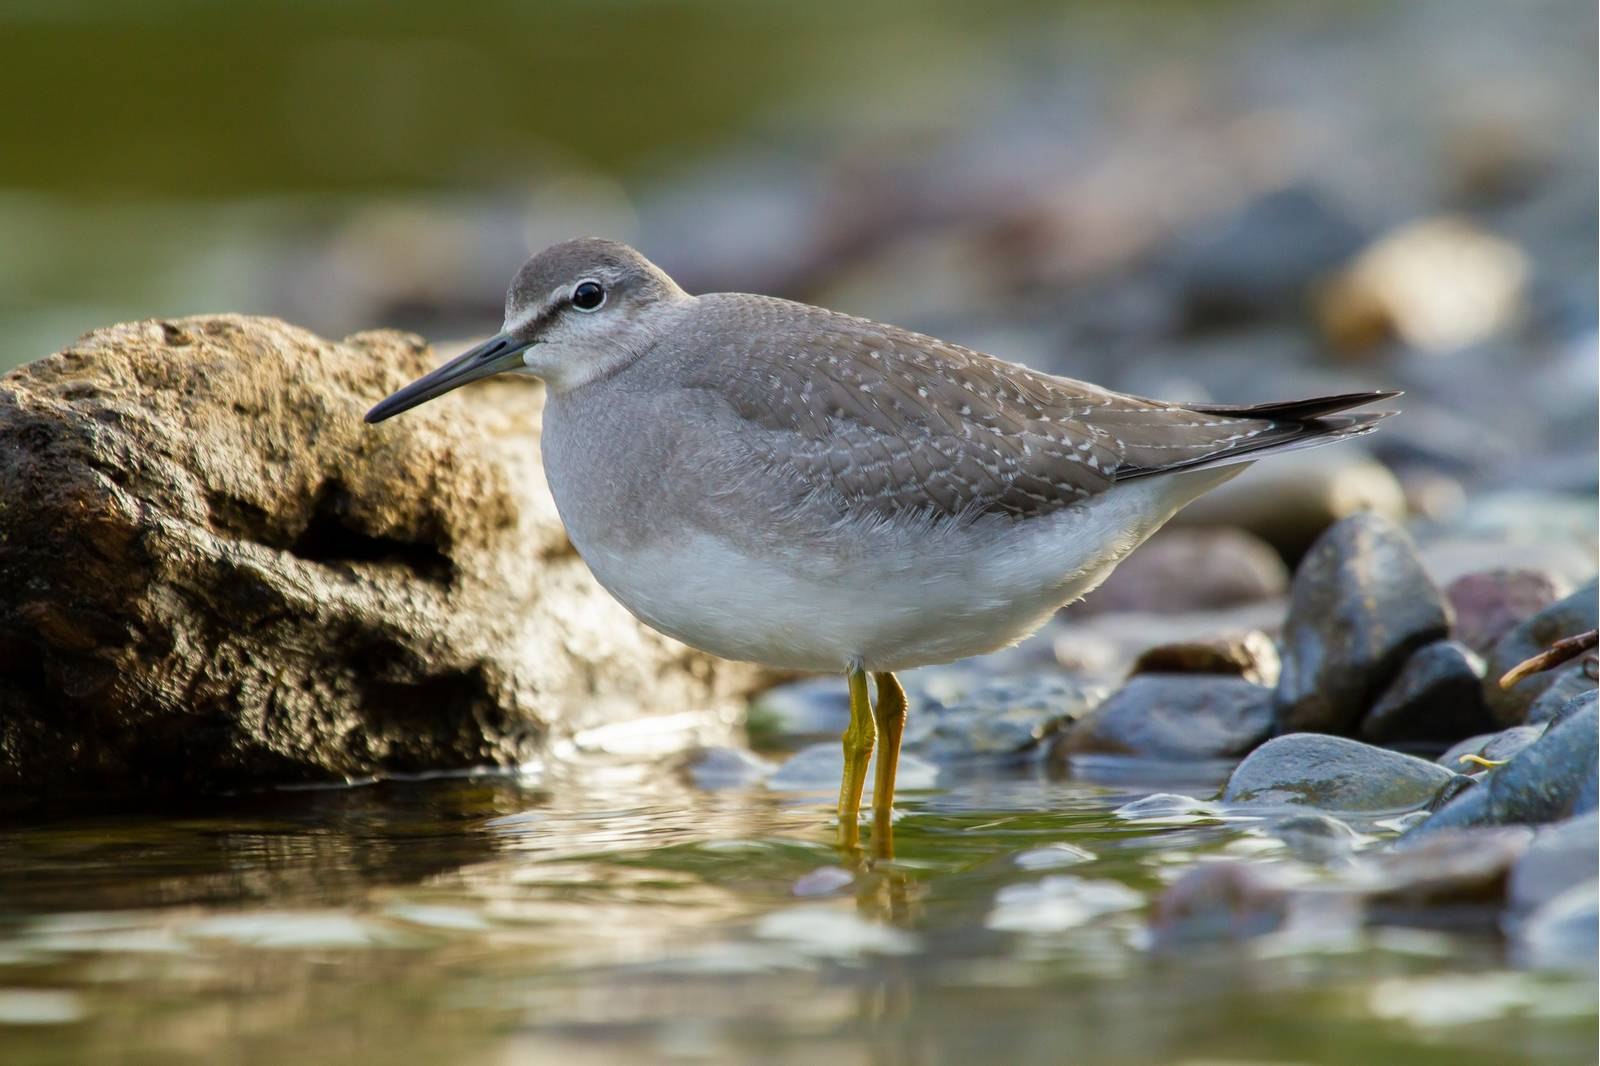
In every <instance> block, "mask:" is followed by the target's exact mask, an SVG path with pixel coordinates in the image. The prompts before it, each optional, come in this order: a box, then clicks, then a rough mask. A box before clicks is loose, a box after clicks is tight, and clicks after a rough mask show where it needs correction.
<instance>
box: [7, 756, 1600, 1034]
mask: <svg viewBox="0 0 1600 1066" xmlns="http://www.w3.org/2000/svg"><path fill="white" fill-rule="evenodd" d="M1148 787H1149V786H1140V788H1139V789H1128V788H1107V787H1101V786H1095V785H1091V784H1085V783H1079V782H1073V781H1060V780H1050V779H1046V778H1044V777H1041V776H1037V775H1034V774H1027V773H1020V772H1019V773H1015V774H1011V775H1008V776H1000V777H996V776H993V775H975V774H967V775H958V779H957V782H956V783H955V784H954V785H952V786H951V787H949V788H944V789H941V790H938V791H930V792H921V793H915V794H910V795H907V796H906V797H905V799H904V802H903V803H902V804H901V808H902V810H903V812H904V813H903V817H902V819H901V821H900V823H899V826H898V831H897V847H898V857H897V859H896V861H895V862H894V863H892V864H884V865H880V866H878V867H877V868H875V869H872V870H866V871H858V872H857V874H856V876H855V878H854V880H853V881H850V882H849V883H845V884H843V885H842V886H841V882H846V881H847V880H848V879H847V878H846V877H845V876H844V875H843V874H841V873H839V872H838V871H837V870H826V871H825V872H823V873H820V874H819V873H818V872H817V871H819V870H824V869H825V868H829V867H836V866H838V865H840V864H841V862H842V861H843V862H844V863H845V865H850V864H851V863H850V862H849V861H848V860H841V856H840V855H839V853H838V852H837V851H836V850H835V848H834V847H833V844H832V838H831V833H832V830H831V828H830V826H829V823H828V810H827V800H826V798H825V797H822V796H801V797H796V796H793V795H778V794H774V793H769V792H766V791H764V790H762V789H756V790H753V791H734V792H704V791H698V790H696V789H694V788H691V787H689V786H687V785H685V784H683V783H681V782H680V781H679V780H678V779H677V778H676V777H675V776H674V775H673V774H671V773H670V772H666V771H663V770H661V769H660V768H658V767H655V766H653V765H650V764H637V763H626V762H606V763H587V764H585V765H583V766H582V767H566V768H561V769H558V770H555V771H550V772H546V773H545V774H543V775H542V776H541V778H540V779H538V780H534V779H512V778H503V777H502V778H483V779H473V780H442V781H433V782H421V783H390V784H381V785H373V786H368V787H363V788H353V789H344V790H329V791H314V792H297V793H278V794H272V795H261V796H253V797H244V798H236V799H233V800H228V801H217V802H215V803H212V804H208V809H210V810H211V812H212V813H210V814H208V815H196V814H184V815H180V816H135V815H122V816H118V815H102V816H97V817H92V818H80V819H75V820H67V821H51V822H47V823H41V824H36V825H27V826H16V827H12V828H9V829H7V830H6V831H5V832H4V833H3V834H0V855H3V856H4V859H3V862H0V1061H4V1062H6V1063H7V1064H14V1066H20V1064H43V1063H68V1062H101V1063H171V1062H207V1063H210V1062H252V1063H253V1062H260V1063H276V1062H297V1063H324V1062H327V1063H340V1064H342V1066H356V1064H361V1063H400V1062H405V1063H410V1062H418V1063H426V1062H462V1061H486V1062H497V1063H500V1062H546V1061H551V1062H579V1063H591V1062H612V1061H616V1062H646V1061H682V1062H725V1061H726V1062H748V1061H763V1062H767V1061H770V1062H827V1063H834V1064H836V1063H855V1062H864V1063H865V1062H870V1063H879V1062H883V1063H902V1062H906V1063H917V1062H971V1061H975V1060H981V1061H989V1062H995V1063H1000V1062H1006V1063H1011V1062H1072V1063H1178V1062H1186V1063H1196V1064H1199V1063H1215V1062H1236V1063H1266V1062H1283V1063H1291V1062H1292V1063H1299V1062H1331V1063H1352V1064H1354V1063H1373V1062H1397V1063H1398V1062H1406V1063H1435V1062H1437V1063H1441V1064H1442V1063H1450V1064H1452V1066H1461V1064H1463V1063H1485V1064H1489V1063H1497V1064H1504V1063H1522V1062H1530V1063H1531V1062H1538V1063H1566V1062H1572V1063H1579V1062H1592V1061H1593V1050H1594V1033H1595V1016H1594V1011H1593V1003H1594V987H1593V985H1592V983H1590V982H1589V981H1588V980H1586V979H1571V978H1557V977H1547V976H1546V977H1541V976H1534V975H1528V974H1522V973H1518V972H1515V971H1512V970H1509V969H1507V968H1506V965H1505V964H1504V963H1503V961H1502V960H1501V949H1500V946H1499V945H1498V944H1497V943H1496V942H1495V941H1494V940H1493V939H1492V938H1490V937H1488V936H1485V935H1484V934H1482V933H1470V932H1462V933H1444V932H1438V931H1432V932H1429V931H1423V930H1414V929H1413V930H1403V929H1387V930H1380V931H1373V932H1368V933H1364V934H1359V935H1353V936H1352V935H1338V936H1332V937H1326V936H1317V935H1314V934H1308V935H1301V936H1295V935H1279V936H1274V937H1268V938H1265V939H1262V940H1258V941H1255V942H1252V943H1250V944H1248V945H1231V946H1227V945H1219V946H1213V947H1205V948H1190V949H1187V950H1185V951H1184V952H1182V953H1179V954H1158V953H1155V952H1152V951H1151V950H1150V949H1149V947H1148V944H1147V936H1146V933H1145V930H1146V918H1147V912H1146V906H1147V902H1148V900H1149V899H1150V897H1151V894H1152V893H1153V892H1156V891H1158V890H1159V888H1160V886H1162V885H1163V884H1164V883H1166V882H1168V881H1170V880H1172V879H1173V878H1174V877H1176V876H1177V875H1178V874H1180V873H1181V872H1182V871H1184V870H1186V869H1189V868H1191V867H1193V866H1194V865H1196V864H1198V863H1204V862H1212V861H1217V860H1218V859H1221V858H1226V857H1234V858H1241V857H1242V858H1249V859H1251V860H1253V861H1260V862H1277V861H1281V860H1283V859H1284V855H1283V852H1282V849H1281V846H1280V845H1277V844H1276V843H1274V842H1273V841H1271V840H1270V839H1268V838H1266V837H1264V836H1263V835H1261V834H1260V833H1259V832H1258V831H1257V829H1256V828H1255V827H1254V825H1253V823H1251V822H1248V821H1242V822H1239V821H1228V822H1224V821H1218V820H1214V819H1200V820H1197V821H1192V822H1179V823H1177V824H1173V823H1164V822H1157V823H1141V822H1130V821H1129V820H1127V819H1125V818H1121V817H1118V816H1117V815H1115V814H1113V813H1112V811H1113V810H1114V809H1115V808H1116V807H1117V806H1119V805H1121V804H1122V803H1124V802H1125V801H1127V800H1128V799H1130V798H1132V797H1134V796H1136V795H1138V794H1140V793H1141V792H1142V791H1145V790H1147V789H1148ZM1062 843H1070V844H1074V845H1076V846H1078V847H1080V848H1083V849H1085V850H1086V851H1088V852H1089V853H1090V854H1091V855H1092V858H1089V859H1087V860H1085V861H1081V862H1077V863H1076V864H1073V865H1070V866H1061V867H1059V868H1053V869H1052V868H1049V864H1050V861H1051V859H1052V858H1057V857H1059V856H1060V854H1061V852H1060V849H1059V848H1055V849H1052V848H1051V847H1050V846H1051V845H1057V844H1062ZM1019 857H1020V858H1019ZM1064 876H1065V877H1074V878H1080V879H1084V880H1087V881H1090V882H1094V883H1096V887H1097V889H1098V891H1097V892H1095V893H1094V897H1095V898H1096V899H1098V900H1100V901H1101V905H1099V906H1094V907H1090V909H1089V911H1087V912H1083V913H1074V912H1071V911H1070V909H1069V911H1067V912H1065V913H1063V912H1062V911H1060V910H1059V909H1057V910H1054V911H1052V910H1051V909H1050V908H1048V907H1046V908H1045V909H1043V910H1039V909H1033V910H1030V909H1029V908H1028V907H1027V906H1026V905H1025V904H1023V905H1021V906H1019V905H1018V902H1017V901H1016V899H1015V898H1014V897H1013V896H1005V895H1001V894H1002V893H1003V892H1004V891H1005V890H1007V888H1008V886H1018V885H1023V884H1028V883H1038V882H1041V881H1042V880H1043V879H1045V878H1050V877H1064ZM1116 886H1127V887H1128V888H1131V889H1132V890H1133V891H1132V892H1131V893H1130V892H1127V891H1124V890H1122V889H1118V888H1117V887H1116ZM797 887H798V889H799V891H800V893H802V894H797ZM830 887H831V888H832V889H833V891H831V892H829V891H828V890H829V889H830ZM1015 891H1016V889H1015V888H1014V887H1012V892H1013V893H1014V892H1015ZM808 892H810V893H822V894H811V895H806V894H804V893H808ZM997 896H998V897H999V898H998V899H997ZM1107 900H1109V902H1106V901H1107ZM1008 901H1009V902H1008ZM1096 910H1099V911H1101V913H1098V914H1096V913H1093V912H1094V911H1096Z"/></svg>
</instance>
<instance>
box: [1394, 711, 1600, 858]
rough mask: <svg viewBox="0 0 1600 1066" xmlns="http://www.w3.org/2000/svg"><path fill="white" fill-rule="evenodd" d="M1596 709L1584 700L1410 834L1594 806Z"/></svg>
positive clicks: (1526, 820) (1551, 816)
mask: <svg viewBox="0 0 1600 1066" xmlns="http://www.w3.org/2000/svg"><path fill="white" fill-rule="evenodd" d="M1596 713H1597V712H1596V706H1595V703H1594V702H1593V701H1592V700H1591V701H1586V703H1585V704H1584V705H1582V706H1581V707H1580V708H1579V709H1578V710H1577V711H1576V712H1575V713H1572V714H1569V715H1566V716H1565V717H1562V718H1559V719H1557V720H1556V721H1554V722H1552V723H1551V724H1550V726H1549V727H1548V728H1547V729H1546V730H1545V731H1544V734H1543V735H1542V736H1540V737H1539V739H1538V740H1536V741H1534V742H1533V743H1532V744H1529V745H1528V746H1527V747H1526V748H1524V749H1523V750H1522V751H1520V752H1518V753H1517V754H1516V755H1515V756H1513V757H1512V758H1511V761H1510V762H1508V763H1506V764H1505V765H1504V766H1500V767H1497V768H1495V769H1493V770H1490V771H1489V772H1488V773H1486V774H1484V775H1483V776H1482V778H1481V782H1482V783H1481V784H1479V786H1478V787H1477V788H1474V789H1471V790H1469V791H1467V792H1465V793H1463V794H1461V795H1459V796H1456V797H1455V798H1453V799H1451V800H1450V802H1448V803H1446V804H1444V805H1443V806H1442V807H1440V808H1439V809H1438V810H1437V811H1435V812H1434V814H1433V816H1432V817H1430V818H1429V819H1428V820H1427V821H1426V822H1423V823H1422V824H1421V825H1418V826H1416V827H1415V828H1413V829H1411V830H1410V831H1408V833H1407V836H1408V837H1410V836H1423V835H1429V834H1432V833H1436V832H1440V831H1443V830H1445V829H1448V828H1452V827H1456V826H1470V825H1542V824H1545V823H1548V822H1556V821H1560V820H1562V819H1564V818H1570V817H1574V816H1576V815H1581V814H1587V813H1589V812H1590V811H1592V810H1594V809H1595V799H1596V790H1597V785H1596V782H1597V779H1600V768H1597V762H1596V760H1597V758H1600V735H1597V732H1596V730H1597V728H1600V724H1597V720H1596Z"/></svg>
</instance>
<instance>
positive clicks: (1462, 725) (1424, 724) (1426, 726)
mask: <svg viewBox="0 0 1600 1066" xmlns="http://www.w3.org/2000/svg"><path fill="white" fill-rule="evenodd" d="M1492 728H1494V720H1493V719H1491V718H1490V717H1489V709H1488V708H1487V707H1485V706H1484V703H1483V660H1482V659H1480V658H1478V656H1477V655H1476V654H1474V653H1473V651H1472V649H1470V648H1468V647H1467V646H1466V645H1464V644H1459V643H1457V642H1456V641H1453V640H1440V641H1435V642H1434V643H1432V644H1429V645H1426V646H1425V647H1421V648H1418V649H1417V650H1416V651H1415V652H1413V653H1412V655H1411V657H1410V658H1409V659H1407V660H1406V662H1405V665H1404V666H1402V667H1401V668H1400V674H1399V676H1398V677H1396V678H1395V679H1394V681H1393V682H1391V683H1390V685H1389V687H1388V688H1386V689H1384V691H1383V695H1382V696H1380V697H1379V698H1378V702H1377V703H1375V704H1373V707H1372V710H1370V711H1368V712H1367V716H1366V717H1365V718H1364V719H1362V721H1361V736H1362V739H1364V740H1370V741H1372V742H1373V743H1375V744H1387V743H1392V742H1394V741H1402V740H1455V739H1458V738H1460V737H1464V736H1470V735H1471V734H1473V733H1481V732H1483V731H1484V730H1486V729H1492Z"/></svg>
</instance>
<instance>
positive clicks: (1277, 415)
mask: <svg viewBox="0 0 1600 1066" xmlns="http://www.w3.org/2000/svg"><path fill="white" fill-rule="evenodd" d="M1399 395H1400V393H1398V392H1360V393H1346V394H1345V395H1343V396H1322V397H1319V398H1317V399H1314V400H1291V401H1289V402H1287V403H1263V404H1256V405H1254V406H1252V407H1229V406H1226V405H1223V404H1185V405H1184V407H1185V408H1186V409H1188V410H1191V411H1199V412H1201V413H1203V414H1208V415H1222V416H1223V417H1225V418H1241V419H1259V420H1262V421H1271V422H1275V423H1277V425H1275V426H1272V427H1271V428H1270V430H1269V431H1268V432H1265V433H1261V434H1259V435H1256V436H1253V437H1251V438H1249V439H1247V440H1243V441H1239V442H1237V443H1234V444H1229V445H1226V446H1223V447H1221V448H1218V449H1217V450H1216V451H1214V452H1211V453H1210V454H1206V455H1197V456H1194V457H1193V458H1190V459H1185V460H1182V461H1180V462H1176V463H1167V464H1163V465H1161V466H1142V467H1141V466H1125V467H1119V468H1117V472H1116V477H1117V480H1118V481H1124V480H1127V479H1129V478H1137V477H1148V476H1150V475H1151V474H1162V473H1167V472H1170V471H1178V470H1202V469H1205V468H1207V467H1215V466H1230V465H1232V464H1234V463H1242V462H1249V461H1250V460H1252V459H1257V458H1259V457H1261V456H1262V455H1264V454H1266V453H1268V452H1272V453H1275V454H1276V453H1281V452H1292V451H1299V450H1300V449H1301V448H1315V447H1317V446H1319V445H1323V444H1331V443H1332V442H1333V441H1336V440H1344V439H1346V438H1347V437H1359V436H1361V435H1362V434H1365V433H1371V432H1372V430H1373V429H1374V428H1376V426H1377V424H1378V423H1379V422H1381V421H1382V420H1383V419H1385V418H1388V417H1389V416H1390V415H1394V414H1398V413H1399V412H1398V411H1368V412H1364V413H1362V414H1358V415H1344V414H1327V413H1326V412H1330V411H1333V412H1337V411H1344V410H1346V409H1348V408H1351V407H1359V406H1361V405H1362V404H1367V403H1375V402H1376V401H1378V400H1387V399H1391V398H1392V397H1395V396H1399Z"/></svg>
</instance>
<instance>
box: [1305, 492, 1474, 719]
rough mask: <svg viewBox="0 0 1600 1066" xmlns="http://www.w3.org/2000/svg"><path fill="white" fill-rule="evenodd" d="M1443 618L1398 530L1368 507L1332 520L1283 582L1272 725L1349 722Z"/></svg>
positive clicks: (1444, 626)
mask: <svg viewBox="0 0 1600 1066" xmlns="http://www.w3.org/2000/svg"><path fill="white" fill-rule="evenodd" d="M1449 624H1450V616H1449V608H1448V606H1447V605H1446V604H1445V602H1444V598H1443V596H1442V595H1441V594H1440V593H1439V590H1438V589H1437V588H1436V587H1435V586H1434V584H1433V581H1432V580H1431V579H1430V578H1429V577H1428V575H1427V572H1426V571H1425V570H1424V569H1423V566H1422V562H1421V560H1420V559H1419V558H1418V556H1417V551H1416V546H1415V545H1414V544H1413V543H1412V541H1411V538H1410V537H1409V536H1407V535H1406V533H1405V531H1404V530H1402V529H1401V528H1400V527H1399V526H1398V525H1396V524H1395V523H1393V522H1391V521H1389V520H1388V519H1386V518H1382V517H1380V516H1378V515H1372V514H1362V515H1354V516H1352V517H1350V518H1347V519H1344V520H1343V521H1341V522H1339V523H1338V524H1337V525H1334V526H1333V527H1331V528H1330V529H1329V530H1328V531H1327V532H1326V533H1324V534H1323V535H1322V536H1321V537H1319V538H1318V539H1317V542H1316V543H1315V544H1314V545H1313V546H1312V548H1311V550H1310V552H1309V553H1307V555H1306V557H1305V559H1304V560H1302V561H1301V564H1300V568H1299V570H1298V571H1296V573H1295V576H1294V582H1293V585H1292V586H1291V591H1290V602H1289V617H1288V620H1287V622H1286V623H1285V625H1284V632H1283V645H1284V647H1283V672H1282V675H1281V677H1280V678H1279V680H1278V690H1277V704H1278V708H1277V709H1278V722H1279V725H1280V727H1281V728H1283V729H1284V730H1317V731H1320V732H1328V733H1347V732H1349V731H1350V730H1351V729H1353V728H1354V727H1355V725H1356V724H1357V723H1358V722H1359V721H1360V720H1361V717H1362V716H1363V714H1364V713H1365V712H1366V711H1367V709H1368V707H1369V706H1370V705H1371V703H1372V701H1373V700H1374V699H1375V698H1376V697H1377V696H1378V695H1379V694H1380V693H1381V692H1382V691H1383V689H1384V688H1385V687H1386V686H1387V685H1388V684H1389V683H1390V682H1391V681H1392V680H1393V679H1394V677H1395V675H1396V674H1397V673H1398V671H1399V670H1400V668H1401V666H1402V664H1403V663H1404V662H1405V661H1406V659H1407V658H1409V657H1410V655H1411V653H1412V652H1413V651H1415V650H1416V649H1417V648H1420V647H1422V646H1424V645H1426V644H1429V643H1432V642H1434V641H1436V640H1441V639H1443V638H1444V637H1445V636H1446V634H1447V631H1448V629H1449Z"/></svg>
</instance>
